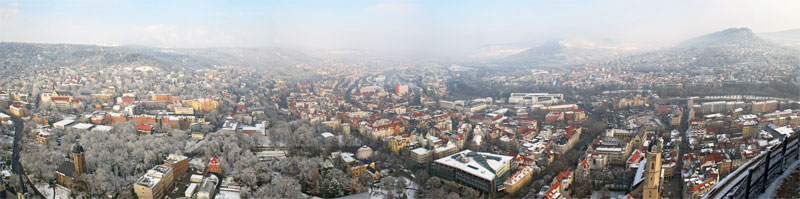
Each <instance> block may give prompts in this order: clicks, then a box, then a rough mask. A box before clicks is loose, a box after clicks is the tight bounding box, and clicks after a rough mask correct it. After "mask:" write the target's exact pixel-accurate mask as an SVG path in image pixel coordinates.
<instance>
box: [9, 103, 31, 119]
mask: <svg viewBox="0 0 800 199" xmlns="http://www.w3.org/2000/svg"><path fill="white" fill-rule="evenodd" d="M8 111H9V112H11V115H14V116H17V117H26V116H28V109H27V108H25V107H24V106H22V105H19V104H12V105H10V106H8Z"/></svg>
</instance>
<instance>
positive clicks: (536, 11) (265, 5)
mask: <svg viewBox="0 0 800 199" xmlns="http://www.w3.org/2000/svg"><path fill="white" fill-rule="evenodd" d="M797 7H800V2H797V1H791V0H785V1H783V0H782V1H744V0H735V1H722V0H713V1H658V2H648V1H629V0H621V1H529V2H518V1H492V2H487V1H457V2H456V1H348V2H346V3H343V2H336V1H313V0H311V1H309V0H303V1H291V2H286V1H243V2H227V1H199V2H197V1H169V2H163V1H91V0H90V1H58V2H52V1H3V3H2V4H0V28H2V29H3V31H2V32H0V40H2V41H7V42H45V43H80V44H115V45H145V46H153V47H168V48H209V47H284V48H294V49H299V50H302V51H310V50H341V49H356V50H364V51H369V52H377V53H379V54H381V55H401V56H402V55H407V56H412V57H414V56H422V57H436V56H456V57H458V56H461V57H463V56H467V55H470V54H472V53H475V52H477V51H478V49H479V48H480V47H481V46H486V45H496V44H512V45H515V46H521V47H532V46H535V45H538V44H541V43H544V42H545V41H547V40H552V39H580V40H594V41H600V42H608V43H611V44H613V45H620V46H624V47H636V48H645V49H652V48H656V47H666V46H671V45H674V44H675V43H677V42H679V41H682V40H685V39H688V38H691V37H694V36H697V35H700V34H703V33H707V32H712V31H717V30H721V29H725V28H729V27H749V28H751V29H753V30H754V31H755V32H759V33H760V32H776V31H782V30H788V29H794V28H799V27H798V25H797V24H796V23H791V22H792V21H800V14H799V13H798V12H796V9H795V8H797Z"/></svg>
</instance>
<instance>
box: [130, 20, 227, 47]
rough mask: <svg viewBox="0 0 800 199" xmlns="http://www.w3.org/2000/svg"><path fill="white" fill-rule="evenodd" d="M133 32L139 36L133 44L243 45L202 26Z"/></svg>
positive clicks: (158, 27) (147, 28) (143, 28)
mask: <svg viewBox="0 0 800 199" xmlns="http://www.w3.org/2000/svg"><path fill="white" fill-rule="evenodd" d="M133 32H136V33H138V34H137V35H139V36H138V38H136V39H134V40H132V41H130V42H132V43H133V44H144V45H153V46H159V47H188V48H203V47H216V46H231V45H233V46H238V45H243V41H241V40H238V39H236V37H234V36H232V35H229V34H227V33H225V32H222V31H218V30H214V29H212V28H209V27H201V26H175V25H165V24H151V25H147V26H140V27H135V28H133Z"/></svg>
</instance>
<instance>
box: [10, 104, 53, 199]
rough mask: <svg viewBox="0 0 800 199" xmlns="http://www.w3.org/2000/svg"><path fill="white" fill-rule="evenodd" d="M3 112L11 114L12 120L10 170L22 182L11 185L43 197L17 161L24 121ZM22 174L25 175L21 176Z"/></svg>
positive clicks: (19, 155)
mask: <svg viewBox="0 0 800 199" xmlns="http://www.w3.org/2000/svg"><path fill="white" fill-rule="evenodd" d="M3 113H5V114H6V115H10V116H12V117H11V121H14V147H13V150H12V155H11V172H12V173H14V174H16V175H17V176H18V177H19V181H17V182H23V184H21V185H20V184H15V185H11V186H13V188H14V190H15V191H17V190H19V191H21V192H22V193H28V188H31V189H32V190H34V192H35V193H36V194H37V195H39V196H40V197H44V196H42V195H41V194H40V193H39V192H38V191H36V190H35V188H33V187H34V186H33V184H32V183H31V182H30V179H28V178H27V176H26V175H25V168H24V167H22V163H20V161H19V159H20V157H21V153H20V151H21V148H22V135H23V132H22V131H23V130H24V128H25V125H24V124H25V123H23V121H22V120H21V119H20V118H19V117H16V116H13V115H11V114H9V113H8V112H5V111H3ZM23 176H26V177H25V178H23Z"/></svg>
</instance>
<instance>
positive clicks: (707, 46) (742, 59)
mask: <svg viewBox="0 0 800 199" xmlns="http://www.w3.org/2000/svg"><path fill="white" fill-rule="evenodd" d="M799 55H800V53H798V51H797V50H795V49H792V48H790V47H788V46H785V45H781V44H778V43H775V42H772V41H768V40H766V39H764V38H761V37H760V36H758V35H756V34H755V33H753V31H751V30H750V29H748V28H730V29H726V30H723V31H719V32H715V33H711V34H707V35H702V36H699V37H696V38H693V39H689V40H687V41H685V42H682V43H680V44H678V45H677V46H675V47H672V48H668V49H663V50H658V51H654V52H648V53H642V54H637V55H632V56H627V57H623V58H619V59H616V60H614V61H611V62H609V63H607V64H609V65H611V66H615V67H621V68H629V69H631V70H636V71H652V70H684V69H702V68H705V69H709V70H713V69H718V68H769V67H772V68H787V67H797V66H800V56H799Z"/></svg>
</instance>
